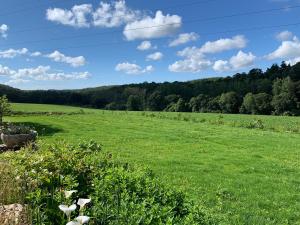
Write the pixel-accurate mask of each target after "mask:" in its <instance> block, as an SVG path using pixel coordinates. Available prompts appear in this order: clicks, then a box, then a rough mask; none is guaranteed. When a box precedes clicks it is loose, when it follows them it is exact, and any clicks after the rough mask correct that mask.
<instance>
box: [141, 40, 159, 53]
mask: <svg viewBox="0 0 300 225" xmlns="http://www.w3.org/2000/svg"><path fill="white" fill-rule="evenodd" d="M154 48H156V46H153V45H152V43H151V42H150V41H143V42H142V43H141V44H140V45H139V46H137V49H138V50H140V51H146V50H149V49H154Z"/></svg>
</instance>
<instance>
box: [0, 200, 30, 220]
mask: <svg viewBox="0 0 300 225" xmlns="http://www.w3.org/2000/svg"><path fill="white" fill-rule="evenodd" d="M26 211H27V210H26V206H23V205H21V204H11V205H2V206H1V205H0V224H1V225H29V224H30V223H29V220H28V215H27V213H26Z"/></svg>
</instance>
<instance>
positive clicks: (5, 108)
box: [0, 95, 11, 125]
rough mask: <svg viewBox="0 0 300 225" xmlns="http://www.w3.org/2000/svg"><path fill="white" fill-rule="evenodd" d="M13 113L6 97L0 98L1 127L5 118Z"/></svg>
mask: <svg viewBox="0 0 300 225" xmlns="http://www.w3.org/2000/svg"><path fill="white" fill-rule="evenodd" d="M10 111H11V105H10V104H9V102H8V99H7V97H6V95H3V96H1V97H0V125H2V123H3V116H4V115H5V114H6V113H9V112H10Z"/></svg>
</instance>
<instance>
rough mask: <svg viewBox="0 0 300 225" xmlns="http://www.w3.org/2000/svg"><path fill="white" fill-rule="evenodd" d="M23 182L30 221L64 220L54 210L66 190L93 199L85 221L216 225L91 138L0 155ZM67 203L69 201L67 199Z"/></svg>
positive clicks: (181, 196) (58, 224) (55, 222)
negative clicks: (30, 213) (117, 159)
mask: <svg viewBox="0 0 300 225" xmlns="http://www.w3.org/2000/svg"><path fill="white" fill-rule="evenodd" d="M1 157H4V158H5V159H4V160H6V161H7V162H9V163H10V164H11V165H12V166H14V168H16V171H17V173H18V174H20V176H21V178H22V180H24V181H26V183H27V185H26V187H24V189H26V193H27V194H26V201H27V203H28V204H29V205H30V207H31V208H32V213H33V215H32V219H33V224H36V225H39V224H51V225H61V224H66V222H67V219H66V218H65V217H64V215H63V214H62V213H61V212H60V210H59V205H60V204H62V203H64V204H65V202H64V201H65V198H64V191H65V190H74V189H75V190H77V192H76V193H74V194H73V195H74V198H75V199H77V198H78V197H81V196H84V197H87V198H91V199H92V204H91V205H89V207H87V208H86V210H85V215H87V216H89V217H91V218H92V219H91V221H90V224H100V225H101V224H111V225H117V224H118V225H123V224H124V225H125V224H131V225H134V224H178V225H180V224H182V225H188V224H189V225H193V224H204V225H205V224H216V222H215V220H214V219H213V216H212V215H211V214H210V213H208V212H207V211H206V210H204V209H203V208H201V207H197V206H194V205H193V204H192V203H190V202H188V201H187V200H186V197H185V195H184V194H183V193H181V192H178V191H175V190H174V189H170V188H169V187H167V186H165V185H164V184H162V183H161V182H160V181H159V180H158V179H157V178H156V177H155V175H154V174H153V172H152V171H150V170H146V169H143V168H139V167H135V166H130V165H128V164H126V163H125V164H124V163H120V162H117V161H114V160H113V159H112V155H111V154H109V153H105V152H103V151H102V150H101V146H100V145H99V144H97V143H95V142H84V143H82V144H79V145H78V146H74V145H69V144H66V143H57V144H55V145H52V146H48V147H47V146H43V145H42V146H41V149H40V150H39V151H33V150H32V149H31V148H30V147H28V148H26V149H23V150H22V151H20V152H19V153H18V154H12V153H6V154H4V155H3V156H1ZM67 204H69V203H67Z"/></svg>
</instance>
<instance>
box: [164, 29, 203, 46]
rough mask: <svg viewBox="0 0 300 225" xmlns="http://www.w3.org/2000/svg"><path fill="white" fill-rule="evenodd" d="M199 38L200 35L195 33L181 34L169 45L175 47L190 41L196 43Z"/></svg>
mask: <svg viewBox="0 0 300 225" xmlns="http://www.w3.org/2000/svg"><path fill="white" fill-rule="evenodd" d="M198 38H199V35H198V34H196V33H194V32H191V33H184V34H179V35H178V37H177V38H176V39H175V40H173V41H172V42H171V43H170V44H169V46H170V47H174V46H178V45H182V44H185V43H188V42H190V41H196V40H197V39H198Z"/></svg>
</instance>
